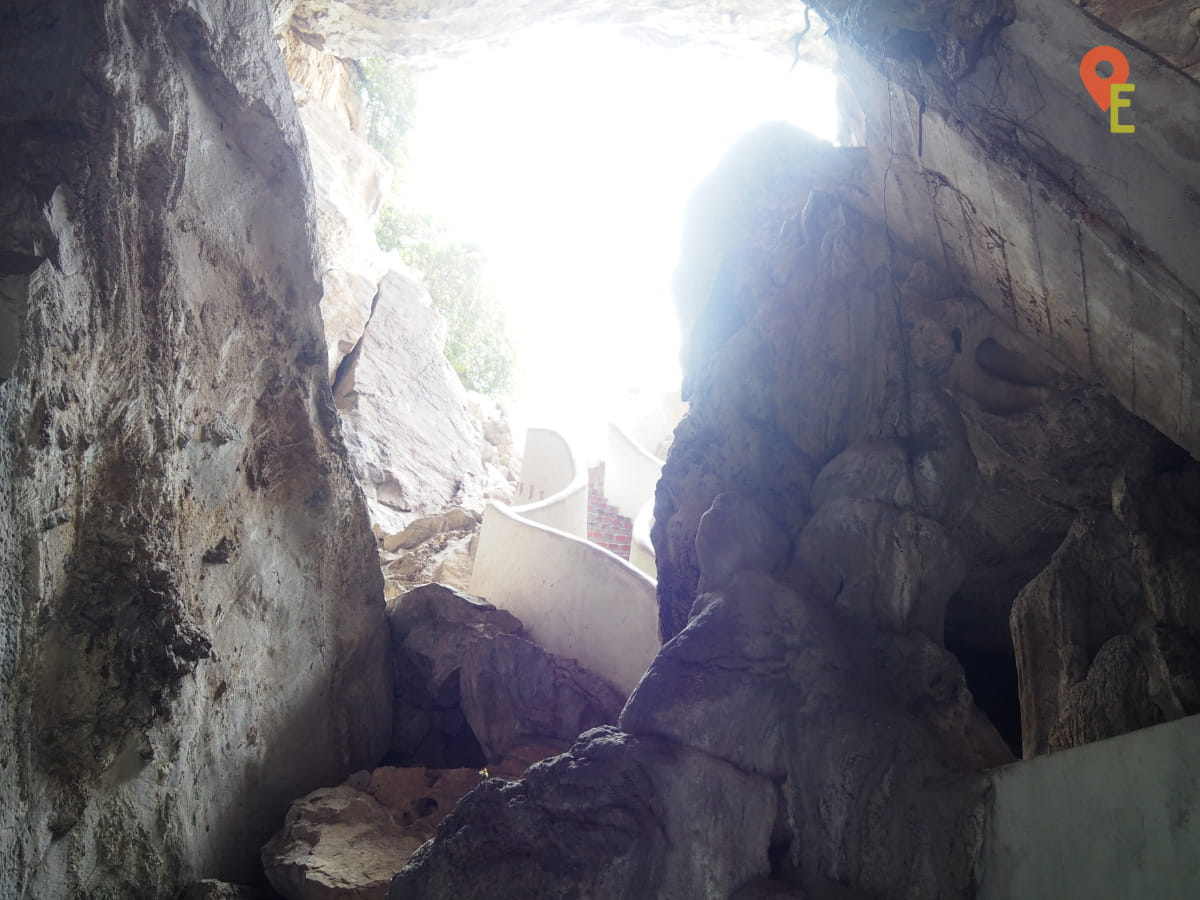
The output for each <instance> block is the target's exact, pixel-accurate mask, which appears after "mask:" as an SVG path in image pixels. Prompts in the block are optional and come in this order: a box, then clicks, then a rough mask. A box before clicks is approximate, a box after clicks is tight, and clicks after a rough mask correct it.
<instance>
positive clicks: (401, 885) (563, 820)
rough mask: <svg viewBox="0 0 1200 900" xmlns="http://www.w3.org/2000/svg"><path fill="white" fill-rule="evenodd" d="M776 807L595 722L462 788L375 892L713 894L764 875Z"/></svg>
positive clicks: (721, 776) (729, 777)
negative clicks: (550, 750) (504, 775)
mask: <svg viewBox="0 0 1200 900" xmlns="http://www.w3.org/2000/svg"><path fill="white" fill-rule="evenodd" d="M776 810H777V805H776V794H775V788H774V786H773V785H772V784H771V783H770V782H769V781H768V780H767V779H765V778H762V777H761V776H757V775H752V774H748V773H746V772H743V771H741V770H739V769H737V768H735V767H734V766H732V765H729V764H728V763H725V762H722V761H721V760H718V759H715V758H713V757H711V756H708V755H707V754H704V753H700V752H697V751H695V750H689V749H687V748H685V747H681V746H679V745H678V744H674V743H672V742H670V741H664V740H660V739H657V738H652V737H634V736H631V735H628V734H624V733H622V732H620V731H617V730H616V729H615V728H611V727H608V728H597V729H595V730H593V731H589V732H587V733H586V734H583V735H581V736H580V739H579V742H578V743H577V744H576V745H575V746H574V747H572V748H571V751H570V752H569V753H566V754H563V755H562V756H557V757H554V758H553V759H550V760H547V761H546V762H543V763H539V764H538V765H536V766H533V767H532V768H531V769H530V770H529V771H528V772H527V773H526V775H525V777H524V778H522V779H521V780H520V781H507V780H505V779H501V778H493V779H490V780H488V781H485V782H484V783H483V784H482V785H480V786H479V787H478V788H476V789H475V790H474V791H472V792H471V793H470V794H468V795H467V796H466V798H465V799H464V800H463V802H462V803H460V804H459V805H458V806H457V807H456V808H455V810H454V812H453V813H451V814H450V815H449V816H448V817H447V818H446V819H445V821H443V823H442V825H441V827H440V828H439V830H438V838H437V839H436V840H434V841H431V842H429V843H427V844H425V845H424V846H423V847H421V848H420V849H419V850H418V851H417V852H416V853H415V854H414V855H413V858H412V860H411V862H410V864H409V866H407V867H406V868H405V869H403V870H402V871H401V872H400V874H399V875H397V876H396V879H395V881H393V882H392V887H391V890H389V891H388V895H387V896H388V898H389V900H408V898H414V900H415V898H426V897H461V898H463V900H484V898H487V900H509V898H512V900H516V898H523V900H540V898H552V897H571V896H581V895H588V896H596V897H664V898H666V897H681V898H682V897H692V898H711V900H718V898H725V897H728V896H729V893H730V891H731V889H732V888H733V887H734V886H736V885H738V884H741V883H742V882H744V881H746V880H748V879H749V878H750V877H751V876H752V875H755V874H758V873H762V872H765V871H766V869H767V858H766V846H767V843H768V840H769V838H770V835H771V830H772V828H773V826H774V823H775V816H776ZM482 823H488V825H487V827H484V828H480V827H478V826H479V825H480V824H482ZM731 826H733V827H731Z"/></svg>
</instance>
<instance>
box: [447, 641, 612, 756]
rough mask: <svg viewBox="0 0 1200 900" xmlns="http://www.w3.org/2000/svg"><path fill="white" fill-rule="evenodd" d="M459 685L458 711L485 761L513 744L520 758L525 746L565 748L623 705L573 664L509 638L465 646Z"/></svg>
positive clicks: (509, 750)
mask: <svg viewBox="0 0 1200 900" xmlns="http://www.w3.org/2000/svg"><path fill="white" fill-rule="evenodd" d="M460 684H461V691H462V710H463V713H464V715H465V716H466V717H467V722H468V723H469V724H470V726H471V730H472V731H473V732H474V733H475V736H476V737H477V738H478V739H479V743H480V745H481V746H482V747H483V753H484V757H485V758H486V760H487V761H488V763H489V764H492V763H501V762H502V761H504V760H505V759H508V758H509V757H510V756H512V755H513V754H514V751H518V748H519V747H520V748H521V750H523V751H524V753H525V754H526V755H528V751H529V750H530V749H531V748H530V742H531V741H541V742H548V741H551V742H552V741H553V740H554V739H557V740H559V741H561V742H562V747H561V748H560V749H563V750H565V749H566V747H567V746H569V745H570V743H571V742H572V741H574V740H575V738H576V737H577V736H578V735H580V734H581V733H582V732H584V731H586V730H588V729H589V728H593V727H595V726H597V725H606V724H611V723H614V722H616V721H617V716H618V715H619V714H620V712H621V707H622V706H623V705H624V703H625V698H624V697H623V696H622V695H621V693H620V692H619V691H617V689H616V688H614V687H612V686H611V685H610V684H608V683H607V682H606V681H604V679H602V678H600V677H599V676H598V675H594V674H592V673H591V672H589V671H588V670H586V669H584V668H582V667H581V666H580V665H579V664H578V663H577V662H575V661H574V660H572V659H563V658H562V657H559V656H555V655H554V654H552V653H547V652H546V651H545V650H543V649H542V648H541V647H538V646H537V645H536V644H532V643H530V642H529V641H527V640H524V639H523V638H520V637H517V636H516V635H513V634H497V635H495V636H494V637H488V638H484V639H482V640H478V641H475V642H474V643H472V644H470V645H468V646H467V647H466V649H465V651H464V652H463V656H462V672H461V680H460ZM522 745H523V746H522ZM551 746H553V745H552V744H551Z"/></svg>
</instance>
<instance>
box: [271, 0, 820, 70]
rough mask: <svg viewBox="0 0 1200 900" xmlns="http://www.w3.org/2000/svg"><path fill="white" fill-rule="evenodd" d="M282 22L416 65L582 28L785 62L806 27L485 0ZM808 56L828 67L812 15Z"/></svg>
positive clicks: (353, 53)
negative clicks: (535, 32)
mask: <svg viewBox="0 0 1200 900" xmlns="http://www.w3.org/2000/svg"><path fill="white" fill-rule="evenodd" d="M272 5H273V6H274V7H275V8H276V17H277V21H279V22H280V23H283V22H287V23H288V24H289V25H290V26H291V28H293V29H294V30H295V32H296V34H297V35H298V36H299V37H300V38H301V39H302V40H304V41H306V42H308V43H310V44H312V45H313V46H314V47H318V48H320V49H322V50H325V51H326V52H328V53H331V54H335V55H337V56H343V57H352V58H360V57H364V56H375V55H378V54H381V53H389V54H401V55H404V56H406V57H408V58H410V59H413V60H416V61H418V62H424V63H431V62H435V61H436V57H444V56H446V55H452V54H454V53H458V52H462V51H463V50H465V49H468V48H470V47H472V46H479V45H482V44H486V43H495V42H499V41H502V40H504V38H505V37H507V36H508V35H511V34H514V33H516V32H517V31H520V30H521V29H524V28H529V27H531V26H542V25H554V24H559V25H563V24H566V25H574V24H577V23H580V22H584V23H598V24H604V23H606V24H610V25H613V26H617V27H622V28H624V29H625V30H627V31H628V32H630V33H632V34H635V35H637V36H639V37H641V38H643V39H645V40H647V41H651V42H654V43H659V44H662V43H666V44H677V43H679V42H682V41H685V40H689V39H690V40H694V41H700V42H704V43H717V44H721V45H724V46H726V47H729V48H730V49H734V50H740V51H742V52H754V51H757V52H761V51H762V50H763V49H764V48H768V49H769V50H772V51H775V52H778V53H779V54H780V56H783V55H784V54H787V53H790V52H791V51H792V45H793V39H794V36H795V35H797V34H799V33H801V32H802V31H805V22H806V21H808V20H807V19H806V17H805V15H804V10H803V8H802V7H797V8H795V9H792V8H781V7H780V6H779V5H778V4H775V3H770V2H767V0H743V2H742V3H740V4H739V5H738V8H737V10H736V11H734V12H730V11H726V10H724V9H715V8H713V7H711V6H709V5H707V4H704V3H699V2H695V3H689V2H682V3H681V2H675V3H670V4H660V3H653V2H628V3H622V4H620V5H613V4H612V3H606V2H600V0H577V2H574V3H572V4H570V5H562V4H556V3H553V2H547V0H538V2H533V3H511V2H507V0H485V2H481V3H475V4H472V5H470V6H463V5H461V4H456V3H444V2H431V3H427V4H425V5H424V6H423V7H421V9H420V10H419V11H417V10H415V9H414V8H413V7H411V6H410V5H408V4H407V3H405V2H403V0H350V2H339V3H329V2H327V0H272ZM811 21H812V27H811V28H809V29H807V32H806V34H805V37H806V38H808V40H807V41H806V42H805V43H804V44H803V46H802V51H803V53H804V56H805V57H806V58H812V59H820V60H821V61H823V62H828V61H829V58H830V57H829V43H828V41H827V40H825V39H823V38H822V37H821V35H822V34H823V32H824V31H825V29H824V28H823V27H822V25H821V20H820V19H819V18H818V17H817V16H816V15H815V14H814V15H812V17H811Z"/></svg>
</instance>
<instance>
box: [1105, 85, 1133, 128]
mask: <svg viewBox="0 0 1200 900" xmlns="http://www.w3.org/2000/svg"><path fill="white" fill-rule="evenodd" d="M1125 91H1129V92H1130V93H1132V92H1133V85H1132V84H1110V85H1109V86H1108V98H1109V106H1108V130H1109V131H1111V132H1112V133H1113V134H1133V126H1132V125H1122V124H1121V118H1120V116H1121V112H1120V111H1121V109H1122V108H1123V107H1126V106H1132V105H1133V101H1132V100H1129V99H1126V98H1125V97H1122V96H1121V94H1122V93H1123V92H1125Z"/></svg>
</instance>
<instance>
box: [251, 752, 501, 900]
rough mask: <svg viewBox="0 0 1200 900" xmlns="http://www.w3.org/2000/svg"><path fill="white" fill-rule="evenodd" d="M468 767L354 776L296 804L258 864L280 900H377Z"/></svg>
mask: <svg viewBox="0 0 1200 900" xmlns="http://www.w3.org/2000/svg"><path fill="white" fill-rule="evenodd" d="M482 780H483V776H482V775H480V774H479V772H477V771H475V770H474V769H447V770H436V769H422V768H413V769H396V768H391V767H388V766H384V767H382V768H379V769H375V770H374V771H370V772H367V771H363V772H356V773H354V775H352V776H351V777H350V780H349V781H347V782H346V784H343V785H339V786H338V787H333V788H321V789H320V790H317V791H313V792H312V793H311V794H309V795H307V796H306V797H302V798H300V799H299V800H297V801H296V802H295V803H294V804H292V807H291V809H290V810H288V814H287V820H286V821H285V823H284V826H283V829H282V830H281V831H280V832H279V834H277V835H275V837H273V838H272V839H271V840H270V842H269V843H268V844H267V845H266V846H265V847H263V851H262V857H263V867H264V868H265V869H266V872H267V877H268V878H270V880H271V884H272V885H273V886H274V887H275V888H276V890H278V891H279V892H280V893H281V894H282V895H283V896H284V897H285V898H286V900H383V898H384V897H385V895H386V894H387V889H388V885H389V884H390V882H391V880H392V877H393V876H394V875H395V874H396V873H397V872H398V871H399V870H400V869H401V867H402V866H403V865H404V863H405V861H406V860H407V859H408V857H409V855H411V854H412V852H413V851H414V850H416V849H417V848H418V847H420V846H421V844H423V843H425V841H426V840H428V839H429V838H430V837H431V836H432V835H433V831H434V829H435V828H436V827H437V824H438V823H439V822H441V820H442V819H444V818H445V817H446V816H447V815H448V814H449V813H450V811H451V810H452V809H453V808H454V804H455V803H457V802H458V801H459V799H460V798H461V797H462V796H463V795H464V794H465V793H467V791H469V790H471V789H472V788H473V787H475V786H476V785H477V784H479V783H480V782H481V781H482Z"/></svg>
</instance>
